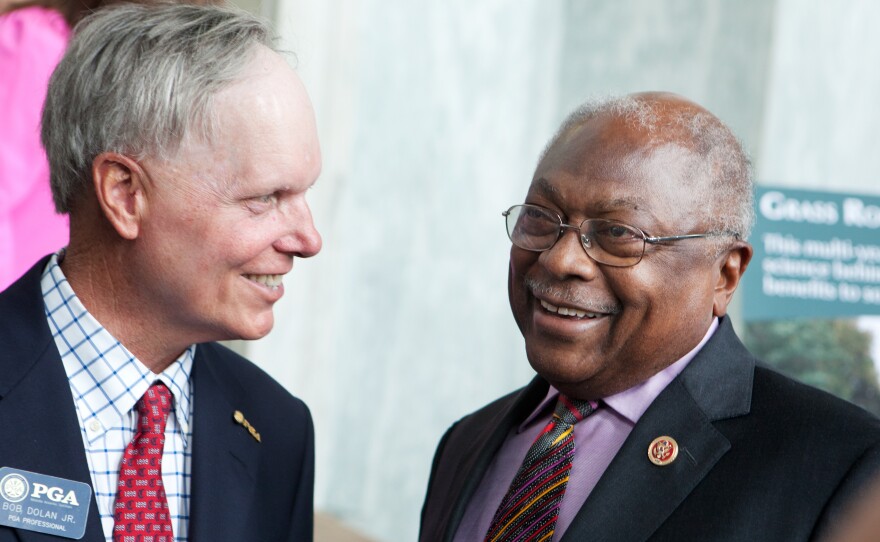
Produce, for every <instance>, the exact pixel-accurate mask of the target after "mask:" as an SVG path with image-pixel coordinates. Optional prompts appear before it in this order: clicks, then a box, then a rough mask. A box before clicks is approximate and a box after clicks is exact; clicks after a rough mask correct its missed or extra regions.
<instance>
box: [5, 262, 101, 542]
mask: <svg viewBox="0 0 880 542" xmlns="http://www.w3.org/2000/svg"><path fill="white" fill-rule="evenodd" d="M44 265H45V260H43V261H41V262H40V263H39V264H37V265H36V266H34V268H33V269H31V271H30V272H29V273H28V274H27V275H26V276H25V277H24V278H22V279H21V280H20V281H19V282H17V283H16V284H15V285H13V286H12V287H10V289H9V290H7V291H6V292H4V293H3V295H2V296H0V321H2V322H3V326H0V344H2V345H3V349H2V350H0V434H2V435H3V438H2V439H0V466H3V467H13V468H17V469H23V470H27V471H31V472H37V473H40V474H46V475H49V476H57V477H59V478H65V479H68V480H75V481H78V482H84V483H86V484H88V485H89V486H91V485H92V483H91V475H90V474H89V469H88V462H87V460H86V453H85V448H84V447H83V441H82V433H81V431H80V427H79V419H78V418H77V415H76V409H75V407H74V404H73V398H72V396H71V392H70V384H69V383H68V381H67V374H66V373H65V372H64V366H63V365H62V363H61V357H60V356H59V354H58V350H57V349H56V347H55V343H54V340H53V339H52V336H51V334H50V332H49V327H48V324H47V323H46V316H45V313H44V309H43V302H42V296H41V295H40V290H39V280H40V275H41V271H42V269H43V267H44ZM17 532H18V536H19V538H20V539H21V540H22V542H45V541H51V540H54V541H57V540H59V538H58V537H55V536H50V535H45V534H40V533H36V532H33V531H26V530H18V531H17ZM81 540H83V541H85V542H103V541H104V534H103V531H102V528H101V520H100V516H99V514H98V506H97V503H96V501H95V496H94V490H93V494H92V498H91V499H90V502H89V513H88V520H87V523H86V533H85V535H84V537H83V538H82V539H81Z"/></svg>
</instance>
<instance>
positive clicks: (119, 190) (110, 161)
mask: <svg viewBox="0 0 880 542" xmlns="http://www.w3.org/2000/svg"><path fill="white" fill-rule="evenodd" d="M144 180H145V173H144V170H143V169H141V167H140V165H139V164H138V163H137V162H136V161H134V160H132V159H131V158H129V157H128V156H125V155H122V154H117V153H115V152H105V153H101V154H99V155H98V156H96V157H95V160H94V161H93V162H92V182H93V184H94V188H95V195H96V196H97V198H98V203H99V204H100V205H101V211H102V212H103V213H104V216H105V217H107V221H108V222H110V224H112V225H113V229H115V230H116V232H117V233H118V234H119V235H120V236H121V237H122V238H124V239H128V240H133V239H136V238H137V236H138V234H139V233H140V224H141V218H142V214H143V211H144V204H145V202H144Z"/></svg>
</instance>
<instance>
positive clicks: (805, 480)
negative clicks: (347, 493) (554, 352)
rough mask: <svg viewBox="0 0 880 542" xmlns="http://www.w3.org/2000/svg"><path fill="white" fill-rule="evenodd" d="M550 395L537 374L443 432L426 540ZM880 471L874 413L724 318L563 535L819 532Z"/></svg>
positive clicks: (793, 535) (603, 539)
mask: <svg viewBox="0 0 880 542" xmlns="http://www.w3.org/2000/svg"><path fill="white" fill-rule="evenodd" d="M546 392H547V383H546V382H545V381H544V380H542V379H541V378H536V379H535V380H533V381H532V383H531V384H529V385H528V386H527V387H525V388H523V389H521V390H519V391H516V392H514V393H512V394H510V395H508V396H506V397H503V398H501V399H499V400H497V401H495V402H493V403H491V404H489V405H488V406H486V407H484V408H482V409H481V410H479V411H477V412H475V413H473V414H471V415H469V416H466V417H465V418H463V419H461V420H460V421H458V422H457V423H456V424H455V425H453V426H452V427H451V428H450V429H449V430H448V431H447V432H446V434H445V435H444V437H443V439H442V440H441V442H440V445H439V447H438V449H437V454H436V456H435V458H434V464H433V468H432V471H431V478H430V482H429V485H428V492H427V497H426V500H425V504H424V507H423V509H422V522H421V534H420V540H421V541H422V542H431V541H451V540H452V539H453V537H454V535H455V531H456V530H457V529H458V526H459V523H460V522H461V519H462V516H463V514H464V511H465V509H466V507H467V506H468V503H469V502H470V499H471V497H472V495H473V494H474V491H475V490H476V488H477V486H478V485H479V483H480V481H481V479H482V477H483V475H484V474H485V472H486V469H487V467H488V466H489V463H490V461H491V460H492V458H493V457H494V456H495V453H496V452H497V451H498V449H499V448H500V447H501V445H502V444H503V443H504V440H505V438H506V437H507V435H508V432H509V431H510V430H511V429H512V428H513V427H516V426H517V425H519V424H520V423H521V422H522V420H524V419H525V417H526V416H527V415H528V414H529V413H530V412H531V411H532V410H533V409H534V408H535V407H536V406H537V404H538V402H539V401H540V400H541V399H543V398H544V396H545V395H546ZM664 435H668V436H671V437H673V438H674V439H675V440H676V441H677V442H678V444H679V446H680V453H679V454H678V458H677V459H676V460H675V461H674V462H673V463H671V464H669V465H667V466H656V465H654V464H652V463H651V462H650V461H649V460H648V446H649V445H650V443H651V441H653V440H654V439H655V438H656V437H659V436H664ZM578 453H589V450H578ZM877 472H880V421H878V420H877V419H876V418H875V417H873V416H871V415H870V414H868V413H867V412H865V411H863V410H861V409H859V408H857V407H855V406H853V405H851V404H849V403H846V402H845V401H842V400H840V399H837V398H835V397H833V396H831V395H829V394H827V393H824V392H821V391H819V390H816V389H814V388H810V387H808V386H805V385H803V384H799V383H797V382H795V381H793V380H791V379H788V378H786V377H784V376H782V375H780V374H778V373H776V372H774V371H772V370H770V369H767V368H765V367H762V366H760V365H758V364H756V362H755V359H754V358H753V357H752V355H751V354H750V353H749V352H748V351H747V350H746V348H745V347H744V346H743V345H742V343H740V341H739V339H738V338H737V337H736V334H735V333H734V331H733V328H732V327H731V325H730V322H729V321H728V320H727V319H723V320H722V322H721V325H720V327H719V329H718V330H717V331H716V333H715V334H714V335H713V336H712V338H711V339H710V340H709V341H708V343H707V344H706V345H705V347H704V348H703V349H702V350H701V351H700V352H699V353H698V354H697V356H696V357H695V358H694V359H693V361H691V363H690V364H689V365H688V366H687V367H686V368H685V370H684V371H682V373H681V374H680V375H679V376H678V377H677V378H676V379H675V380H673V381H672V382H671V383H670V384H669V386H667V388H666V389H665V390H663V392H661V394H660V395H659V396H658V397H657V399H656V400H655V401H654V402H653V403H652V404H651V406H650V407H649V408H648V410H647V411H645V413H644V415H643V416H642V417H641V419H640V420H639V421H638V423H637V424H636V425H635V427H634V428H633V430H632V433H630V435H629V437H628V438H627V439H626V441H625V442H624V443H623V446H622V447H621V449H620V451H619V452H618V453H617V455H616V456H615V457H614V459H613V460H612V462H611V464H610V465H609V466H608V469H607V470H606V471H605V473H604V474H603V476H602V477H601V479H600V480H599V482H598V484H597V485H596V487H595V489H594V490H593V492H592V493H591V494H590V496H589V497H588V498H587V500H586V502H585V503H584V505H583V507H582V508H581V509H580V511H579V512H578V513H577V515H576V516H575V519H574V522H573V523H572V524H571V526H570V527H569V528H568V530H567V531H566V532H565V534H564V536H563V537H562V541H563V542H576V541H581V540H584V541H589V542H630V541H632V542H636V541H644V540H651V541H661V540H669V541H675V542H681V541H709V540H712V541H742V542H754V541H761V542H766V541H786V542H788V541H802V540H816V539H817V538H819V539H821V536H822V535H823V534H824V533H826V532H827V530H828V528H829V527H830V526H833V525H834V524H835V521H836V519H837V518H839V516H840V513H841V510H842V509H843V508H845V505H846V504H847V503H848V502H849V500H850V499H851V498H852V497H853V496H854V495H856V494H857V493H858V492H859V491H860V490H861V489H863V488H864V485H865V482H866V481H869V480H870V479H871V478H872V477H873V476H874V474H875V473H877Z"/></svg>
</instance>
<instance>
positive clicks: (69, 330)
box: [41, 251, 195, 542]
mask: <svg viewBox="0 0 880 542" xmlns="http://www.w3.org/2000/svg"><path fill="white" fill-rule="evenodd" d="M63 254H64V253H63V251H61V252H59V253H58V254H56V255H54V256H52V258H51V259H50V260H49V263H48V264H47V265H46V269H45V271H44V272H43V277H42V282H41V285H42V289H43V301H44V302H45V307H46V318H47V319H48V321H49V329H50V330H51V331H52V336H53V337H54V338H55V344H56V346H57V347H58V352H59V353H60V354H61V361H62V362H63V363H64V370H65V371H66V372H67V377H68V380H69V381H70V391H71V393H72V394H73V402H74V405H75V406H76V412H77V415H78V417H79V424H80V429H81V430H82V437H83V444H84V445H85V450H86V457H87V458H88V463H89V471H90V472H91V477H92V485H93V487H94V490H95V498H96V500H97V502H98V512H99V513H100V515H101V524H102V527H103V529H104V537H105V538H106V540H107V542H113V505H114V503H115V501H116V485H117V482H118V479H119V464H120V462H121V460H122V455H123V453H124V451H125V447H126V446H127V445H128V443H129V441H131V439H132V438H133V437H134V434H135V431H136V428H137V420H136V412H135V409H134V406H135V403H137V401H138V399H140V398H141V396H142V395H143V394H144V392H146V391H147V388H149V387H150V385H151V384H152V383H153V382H154V381H155V380H161V381H162V382H163V383H165V385H166V386H168V389H169V390H171V392H172V393H173V394H174V408H173V410H172V411H171V414H170V415H169V416H168V424H167V426H166V428H165V450H164V453H163V454H162V483H163V484H164V485H165V492H166V494H167V497H168V508H169V511H170V513H171V525H172V528H173V530H174V540H175V542H185V541H186V540H187V531H188V527H189V504H190V474H191V472H192V448H191V447H190V444H191V443H192V413H193V390H192V381H191V379H190V375H191V374H192V365H193V356H194V355H195V345H193V346H191V347H189V348H188V349H187V350H186V351H184V353H183V354H182V355H181V356H180V357H179V358H178V359H177V360H175V361H174V363H172V364H171V365H170V366H169V367H168V368H167V369H166V370H165V371H163V372H162V374H160V375H156V374H154V373H153V372H152V371H150V370H149V369H148V368H147V367H146V366H145V365H144V364H143V363H141V362H140V361H139V360H138V359H137V358H135V357H134V356H133V355H132V354H131V352H129V351H128V350H127V349H126V348H125V347H124V346H122V344H120V343H119V341H117V340H116V339H115V338H114V337H113V336H112V335H110V333H109V332H108V331H107V330H106V329H104V327H103V326H102V325H101V324H100V323H99V322H98V321H97V320H95V318H94V317H92V315H91V314H89V313H88V311H87V310H86V309H85V307H84V306H83V305H82V303H81V302H80V300H79V299H78V298H77V297H76V294H75V293H74V292H73V289H71V287H70V284H69V283H68V282H67V279H66V278H65V277H64V273H62V272H61V267H59V265H58V263H59V261H60V260H59V257H60V258H63Z"/></svg>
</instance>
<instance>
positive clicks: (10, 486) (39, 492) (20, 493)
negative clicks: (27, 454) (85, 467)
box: [0, 474, 79, 506]
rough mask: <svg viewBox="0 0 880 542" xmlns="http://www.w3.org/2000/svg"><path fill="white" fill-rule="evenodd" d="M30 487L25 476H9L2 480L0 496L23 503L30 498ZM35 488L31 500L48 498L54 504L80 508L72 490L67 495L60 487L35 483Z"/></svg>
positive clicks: (0, 482) (31, 493) (0, 481)
mask: <svg viewBox="0 0 880 542" xmlns="http://www.w3.org/2000/svg"><path fill="white" fill-rule="evenodd" d="M29 485H30V484H29V483H28V481H27V478H25V477H24V476H21V475H20V474H9V475H7V476H4V477H3V480H0V494H2V495H3V498H5V499H6V500H7V501H9V502H21V501H23V500H24V499H25V497H27V496H28V489H29ZM33 486H34V487H33V491H31V492H30V496H31V498H34V499H42V498H46V499H49V500H50V501H52V502H57V503H62V504H69V505H72V506H79V501H77V500H76V493H75V492H74V491H73V490H72V489H71V490H70V491H68V492H66V493H65V492H64V490H63V489H61V488H60V487H50V486H47V485H46V484H41V483H39V482H34V484H33Z"/></svg>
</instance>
